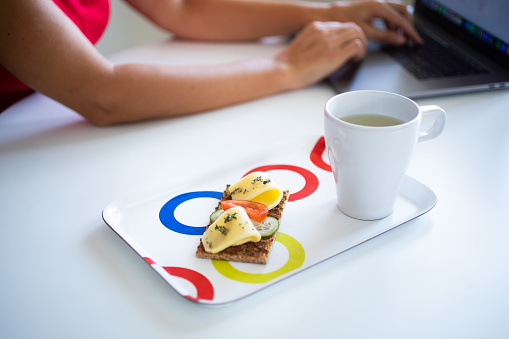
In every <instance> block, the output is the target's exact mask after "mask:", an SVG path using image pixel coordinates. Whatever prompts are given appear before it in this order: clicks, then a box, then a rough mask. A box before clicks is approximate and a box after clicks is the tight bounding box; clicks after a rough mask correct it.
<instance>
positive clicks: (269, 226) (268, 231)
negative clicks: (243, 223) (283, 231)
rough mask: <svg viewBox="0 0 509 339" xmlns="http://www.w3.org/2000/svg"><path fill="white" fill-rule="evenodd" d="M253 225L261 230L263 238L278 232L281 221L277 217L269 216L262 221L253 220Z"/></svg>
mask: <svg viewBox="0 0 509 339" xmlns="http://www.w3.org/2000/svg"><path fill="white" fill-rule="evenodd" d="M251 221H253V220H251ZM253 225H254V227H256V229H257V230H258V232H260V234H261V236H262V238H267V237H270V236H271V235H273V234H274V233H276V231H277V229H278V228H279V221H278V220H277V219H276V218H273V217H267V218H265V219H263V220H262V221H261V222H256V221H253Z"/></svg>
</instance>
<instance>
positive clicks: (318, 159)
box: [309, 137, 332, 172]
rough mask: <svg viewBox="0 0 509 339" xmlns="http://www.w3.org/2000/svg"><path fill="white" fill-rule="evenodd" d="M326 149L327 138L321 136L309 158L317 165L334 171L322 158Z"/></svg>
mask: <svg viewBox="0 0 509 339" xmlns="http://www.w3.org/2000/svg"><path fill="white" fill-rule="evenodd" d="M325 149H326V145H325V138H324V137H320V139H318V141H317V142H316V144H315V147H314V148H313V150H312V151H311V154H310V155H309V158H310V159H311V162H312V163H313V164H315V165H316V166H317V167H320V168H321V169H323V170H325V171H328V172H332V169H331V167H330V165H329V164H327V163H326V162H325V161H323V158H322V155H323V152H324V151H325Z"/></svg>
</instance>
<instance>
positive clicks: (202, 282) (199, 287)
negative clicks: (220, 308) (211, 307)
mask: <svg viewBox="0 0 509 339" xmlns="http://www.w3.org/2000/svg"><path fill="white" fill-rule="evenodd" d="M143 259H145V261H146V262H147V263H148V264H149V265H157V264H156V262H155V261H154V260H152V259H151V258H149V257H143ZM162 268H163V269H164V270H165V271H166V272H168V274H170V275H173V276H175V277H180V278H183V279H186V280H187V281H189V282H190V283H192V284H193V285H194V287H195V288H196V293H197V295H196V297H192V296H190V295H186V296H185V297H186V298H188V299H191V300H194V301H199V300H212V299H214V286H212V283H211V282H210V281H209V280H208V279H207V277H205V276H204V275H203V274H201V273H199V272H196V271H194V270H191V269H189V268H185V267H171V266H162Z"/></svg>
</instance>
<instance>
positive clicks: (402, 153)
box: [325, 91, 446, 220]
mask: <svg viewBox="0 0 509 339" xmlns="http://www.w3.org/2000/svg"><path fill="white" fill-rule="evenodd" d="M358 115H361V117H359V116H358ZM362 115H363V116H364V118H363V119H364V120H366V119H367V120H368V123H367V125H361V124H359V123H362V124H364V123H365V122H363V121H360V122H359V121H355V120H359V119H361V118H362ZM428 115H431V116H434V118H435V120H434V123H433V125H432V126H431V127H430V128H429V129H427V130H426V131H421V130H420V129H421V128H420V126H421V120H422V117H423V116H428ZM352 116H354V117H353V118H352ZM355 116H357V117H355ZM380 116H388V117H392V118H396V119H398V121H397V122H396V121H395V122H388V123H389V124H392V123H394V124H393V125H389V126H372V125H373V124H374V121H373V118H376V119H375V120H379V118H381V117H380ZM352 119H354V120H352ZM384 119H385V118H384ZM384 119H382V120H384ZM388 119H390V118H388ZM345 120H349V121H351V122H347V121H345ZM375 122H376V121H375ZM445 122H446V114H445V112H444V110H443V109H441V108H440V107H438V106H421V107H419V106H418V105H417V104H416V103H415V102H414V101H412V100H410V99H408V98H406V97H404V96H401V95H398V94H394V93H389V92H380V91H354V92H346V93H342V94H339V95H336V96H334V97H332V98H331V99H330V100H329V101H328V102H327V104H326V105H325V143H326V145H327V152H328V155H329V160H330V165H331V167H332V172H333V174H334V179H335V182H336V193H337V204H338V207H339V209H340V210H341V211H342V212H343V213H344V214H346V215H348V216H350V217H353V218H356V219H362V220H377V219H382V218H384V217H387V216H389V215H390V214H391V213H392V212H393V210H394V205H395V203H396V199H397V196H398V192H399V187H400V185H401V181H402V179H403V176H404V174H405V172H406V170H407V168H408V166H409V164H410V160H411V158H412V154H413V151H414V147H415V145H416V144H417V143H418V142H421V141H426V140H431V139H434V138H436V137H437V136H439V135H440V134H441V133H442V131H443V129H444V127H445Z"/></svg>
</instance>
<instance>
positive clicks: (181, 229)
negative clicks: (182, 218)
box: [159, 191, 223, 235]
mask: <svg viewBox="0 0 509 339" xmlns="http://www.w3.org/2000/svg"><path fill="white" fill-rule="evenodd" d="M222 195H223V192H215V191H197V192H189V193H183V194H180V195H177V196H176V197H174V198H172V199H170V200H169V201H168V202H167V203H166V204H164V205H163V207H161V210H160V211H159V220H160V221H161V223H162V224H163V225H164V227H166V228H167V229H169V230H171V231H174V232H177V233H182V234H189V235H202V234H203V232H205V229H206V228H207V227H206V226H202V227H194V226H189V225H184V224H183V223H181V222H179V221H178V220H177V219H176V218H175V209H176V208H177V207H178V206H179V205H180V204H182V203H183V202H186V201H188V200H191V199H196V198H215V199H218V200H219V199H221V196H222Z"/></svg>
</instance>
